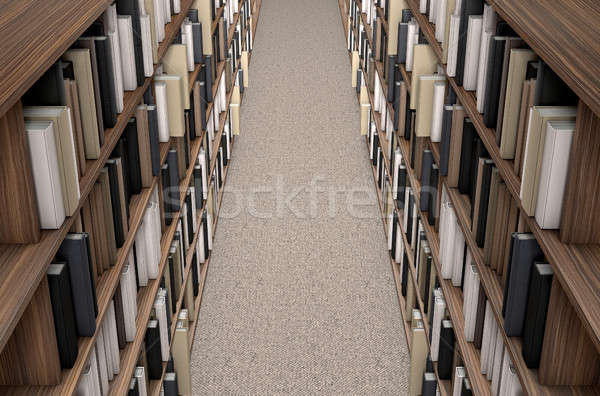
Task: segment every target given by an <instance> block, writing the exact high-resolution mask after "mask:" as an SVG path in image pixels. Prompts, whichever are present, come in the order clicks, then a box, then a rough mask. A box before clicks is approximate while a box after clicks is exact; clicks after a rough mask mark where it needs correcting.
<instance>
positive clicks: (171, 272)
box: [167, 252, 179, 312]
mask: <svg viewBox="0 0 600 396" xmlns="http://www.w3.org/2000/svg"><path fill="white" fill-rule="evenodd" d="M173 254H174V253H172V252H170V253H169V255H168V256H167V265H168V266H169V282H170V285H171V288H170V289H169V293H170V294H171V310H172V312H177V299H178V298H179V296H177V293H176V290H175V258H174V257H173Z"/></svg>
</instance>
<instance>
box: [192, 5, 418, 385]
mask: <svg viewBox="0 0 600 396" xmlns="http://www.w3.org/2000/svg"><path fill="white" fill-rule="evenodd" d="M249 77H250V87H249V89H247V90H246V92H245V95H244V103H243V106H242V124H241V125H242V134H241V135H240V136H239V138H238V139H237V140H236V143H235V148H234V153H233V160H232V162H231V166H230V170H229V175H228V180H227V185H226V193H225V197H224V201H223V206H222V208H221V217H220V220H219V224H218V228H217V232H216V237H215V243H214V250H213V255H212V259H211V263H210V268H209V272H208V279H207V282H206V286H205V289H204V297H203V301H202V307H201V310H200V314H199V323H198V329H197V332H196V338H195V340H194V348H193V356H192V360H193V363H192V364H193V367H192V375H193V385H194V394H195V395H204V394H317V393H318V394H396V395H402V394H406V387H407V377H408V356H407V348H406V341H405V338H404V331H403V328H402V322H401V317H400V308H399V305H398V300H397V297H396V291H395V288H394V283H393V275H392V270H391V267H390V262H389V258H388V253H387V251H386V242H385V236H384V231H383V227H382V224H381V219H380V217H379V216H380V214H379V208H378V206H377V201H376V197H375V194H374V184H373V176H372V172H371V168H370V167H369V163H368V161H367V149H366V146H365V142H364V139H363V138H361V137H360V136H359V132H358V128H359V108H358V106H357V103H356V96H355V94H354V91H353V89H352V88H351V87H350V65H349V61H348V55H347V52H346V44H345V39H344V35H343V29H342V27H341V20H340V14H339V9H338V3H337V1H335V0H327V1H325V0H305V1H298V0H263V3H262V9H261V15H260V21H259V26H258V29H257V36H256V39H255V47H254V52H253V55H252V60H251V65H250V76H249Z"/></svg>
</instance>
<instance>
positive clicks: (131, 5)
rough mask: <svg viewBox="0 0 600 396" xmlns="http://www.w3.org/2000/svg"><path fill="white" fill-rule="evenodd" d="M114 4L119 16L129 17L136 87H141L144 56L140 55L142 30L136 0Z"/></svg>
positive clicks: (119, 0)
mask: <svg viewBox="0 0 600 396" xmlns="http://www.w3.org/2000/svg"><path fill="white" fill-rule="evenodd" d="M116 4H117V13H118V14H119V15H131V27H132V30H133V52H134V56H135V70H136V76H137V85H138V86H141V85H144V55H143V54H142V29H141V27H140V12H139V7H138V2H137V1H136V0H118V1H117V2H116Z"/></svg>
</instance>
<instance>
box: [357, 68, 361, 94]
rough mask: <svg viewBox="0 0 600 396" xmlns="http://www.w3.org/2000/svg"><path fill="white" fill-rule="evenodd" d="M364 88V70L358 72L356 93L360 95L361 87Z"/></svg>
mask: <svg viewBox="0 0 600 396" xmlns="http://www.w3.org/2000/svg"><path fill="white" fill-rule="evenodd" d="M361 86H362V70H360V69H358V70H357V71H356V93H360V87H361Z"/></svg>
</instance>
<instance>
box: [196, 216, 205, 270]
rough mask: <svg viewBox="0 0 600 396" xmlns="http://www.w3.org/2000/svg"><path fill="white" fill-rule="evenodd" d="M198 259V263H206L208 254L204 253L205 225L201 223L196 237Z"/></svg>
mask: <svg viewBox="0 0 600 396" xmlns="http://www.w3.org/2000/svg"><path fill="white" fill-rule="evenodd" d="M196 261H197V262H198V263H204V262H205V261H206V255H205V254H204V225H203V224H200V229H199V230H198V238H197V239H196Z"/></svg>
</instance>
